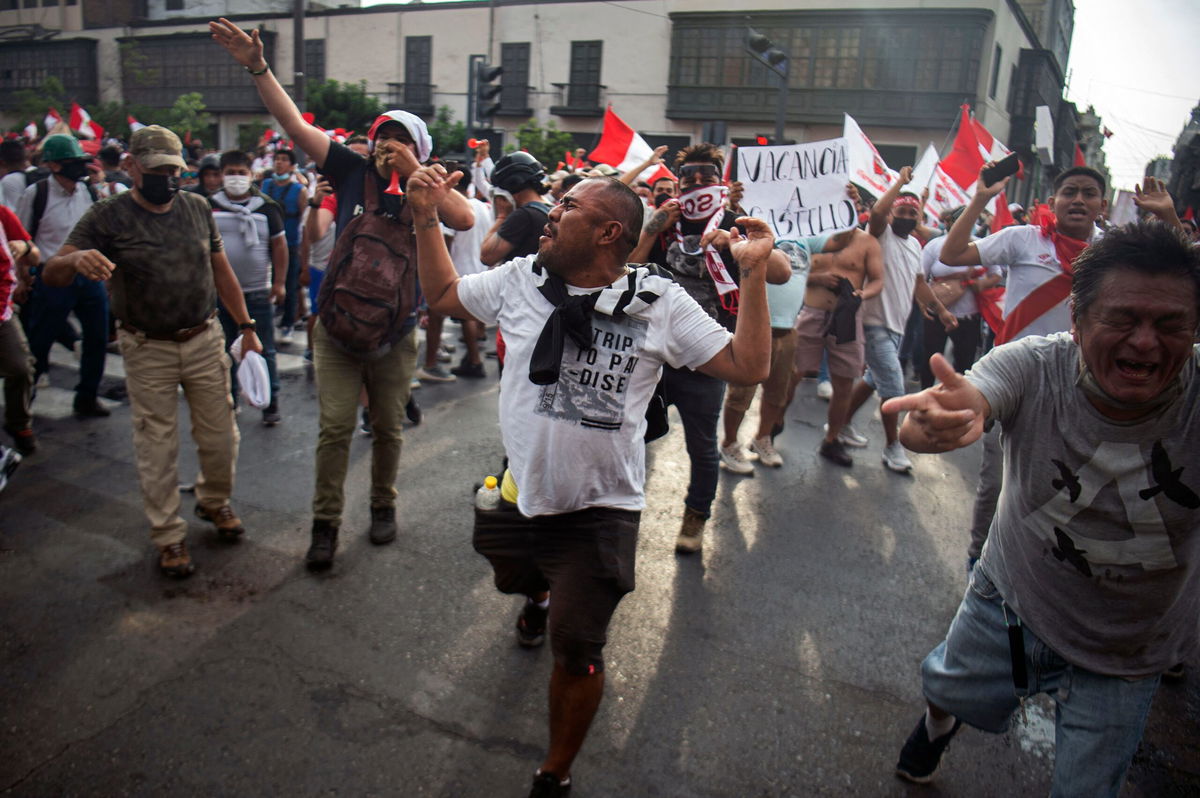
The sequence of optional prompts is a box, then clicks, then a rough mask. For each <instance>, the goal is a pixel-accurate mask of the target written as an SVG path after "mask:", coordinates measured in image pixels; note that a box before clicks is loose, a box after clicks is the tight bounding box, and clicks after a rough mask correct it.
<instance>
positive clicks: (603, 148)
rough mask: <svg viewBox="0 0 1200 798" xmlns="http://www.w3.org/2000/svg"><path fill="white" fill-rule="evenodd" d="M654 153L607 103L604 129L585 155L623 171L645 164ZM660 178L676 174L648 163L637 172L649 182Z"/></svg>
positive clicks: (640, 177)
mask: <svg viewBox="0 0 1200 798" xmlns="http://www.w3.org/2000/svg"><path fill="white" fill-rule="evenodd" d="M653 154H654V148H652V147H651V146H650V145H649V144H647V143H646V140H645V139H644V138H642V137H641V136H639V135H638V134H637V132H636V131H635V130H634V129H633V128H631V127H630V126H629V125H627V124H625V120H623V119H621V117H619V116H617V114H616V112H615V111H613V109H612V106H611V105H610V106H608V108H607V109H606V110H605V112H604V130H602V131H601V133H600V143H599V144H598V145H596V149H594V150H592V151H591V152H590V153H588V158H589V159H591V160H592V161H595V162H596V163H606V164H608V165H609V166H612V167H615V168H616V169H617V171H619V172H622V173H624V172H628V171H629V170H630V169H632V168H634V167H635V166H638V165H639V164H642V163H644V162H645V161H646V160H647V159H649V158H650V156H651V155H653ZM663 177H669V178H671V179H674V178H675V175H673V174H671V170H670V169H668V168H667V167H665V166H663V165H662V164H658V165H656V166H651V167H650V168H649V169H646V170H645V171H644V172H642V173H641V174H640V175H638V178H639V179H641V180H645V181H646V182H647V183H649V184H651V185H654V181H655V180H658V179H660V178H663Z"/></svg>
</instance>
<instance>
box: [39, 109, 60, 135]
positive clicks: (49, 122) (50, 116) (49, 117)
mask: <svg viewBox="0 0 1200 798" xmlns="http://www.w3.org/2000/svg"><path fill="white" fill-rule="evenodd" d="M62 121H63V118H62V114H60V113H59V112H58V109H57V108H51V109H50V110H49V111H47V112H46V118H45V119H43V120H42V127H44V128H46V132H47V133H49V132H50V131H51V130H53V129H54V126H55V125H57V124H58V123H60V122H62Z"/></svg>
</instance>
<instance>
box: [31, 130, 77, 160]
mask: <svg viewBox="0 0 1200 798" xmlns="http://www.w3.org/2000/svg"><path fill="white" fill-rule="evenodd" d="M87 157H88V156H87V155H86V154H84V152H83V148H82V147H80V146H79V140H78V139H76V138H75V137H74V136H71V135H68V134H66V133H55V134H54V135H53V136H47V137H46V140H45V141H43V142H42V160H43V161H70V160H72V159H74V158H87Z"/></svg>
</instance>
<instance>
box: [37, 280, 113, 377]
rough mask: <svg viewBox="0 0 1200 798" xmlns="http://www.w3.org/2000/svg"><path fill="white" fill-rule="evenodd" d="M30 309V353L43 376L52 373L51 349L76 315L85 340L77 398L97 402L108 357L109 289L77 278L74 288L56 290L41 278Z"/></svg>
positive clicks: (66, 287)
mask: <svg viewBox="0 0 1200 798" xmlns="http://www.w3.org/2000/svg"><path fill="white" fill-rule="evenodd" d="M29 305H30V307H29V315H28V317H27V318H28V324H29V327H28V332H29V351H30V352H32V353H33V358H34V361H35V364H36V365H35V369H36V371H37V374H38V375H39V376H40V375H41V374H43V373H45V372H46V371H48V370H49V369H50V347H51V346H53V345H54V341H55V339H57V338H58V336H59V332H60V331H61V330H62V328H63V325H64V324H66V322H67V317H68V316H69V315H71V312H72V311H74V312H75V318H77V319H79V326H80V330H81V333H82V338H83V344H82V351H81V353H80V356H79V384H77V385H76V386H75V394H76V398H77V399H95V398H96V391H97V390H98V389H99V388H100V378H101V377H103V376H104V361H105V359H106V358H107V357H108V289H107V287H106V286H105V285H104V283H98V282H93V281H92V280H89V279H87V278H86V277H84V276H82V275H78V274H77V275H75V279H74V280H72V281H71V284H70V285H67V286H63V287H62V288H54V287H51V286H48V285H46V284H45V283H43V282H42V278H41V277H40V276H39V277H38V278H37V279H36V280H35V281H34V284H33V295H32V296H31V297H30V303H29ZM35 379H36V378H35Z"/></svg>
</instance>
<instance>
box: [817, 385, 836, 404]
mask: <svg viewBox="0 0 1200 798" xmlns="http://www.w3.org/2000/svg"><path fill="white" fill-rule="evenodd" d="M832 396H833V383H832V382H830V381H829V380H821V381H820V382H818V383H817V398H818V399H824V400H825V401H826V402H828V401H829V400H830V398H831V397H832Z"/></svg>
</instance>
